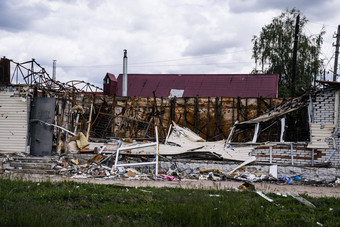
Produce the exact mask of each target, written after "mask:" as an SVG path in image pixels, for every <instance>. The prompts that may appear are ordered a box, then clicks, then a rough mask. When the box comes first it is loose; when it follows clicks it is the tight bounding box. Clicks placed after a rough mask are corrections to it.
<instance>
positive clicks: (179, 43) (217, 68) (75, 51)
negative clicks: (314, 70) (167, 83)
mask: <svg viewBox="0 0 340 227" xmlns="http://www.w3.org/2000/svg"><path fill="white" fill-rule="evenodd" d="M293 7H295V8H297V9H299V10H300V11H301V12H302V13H303V14H304V15H305V16H306V17H307V19H309V23H308V24H307V27H306V29H305V30H304V32H306V33H307V34H315V33H319V32H320V30H321V29H322V27H323V26H324V27H325V30H326V34H325V36H324V47H323V50H322V54H323V55H322V57H323V58H324V59H325V62H326V63H328V65H327V69H329V70H333V64H334V55H333V53H334V47H333V46H332V43H333V42H335V39H334V38H333V35H334V33H335V32H336V30H337V26H338V24H340V13H339V12H338V10H339V9H340V1H339V0H60V1H58V0H25V1H22V0H0V56H6V57H7V58H10V59H13V60H14V61H16V62H23V61H27V60H30V59H32V58H34V59H36V61H37V62H38V63H40V64H41V65H42V66H43V67H45V68H46V70H47V72H48V73H50V75H52V61H53V60H57V79H58V80H60V81H63V82H66V81H69V80H85V81H88V82H91V83H93V84H95V85H98V86H100V87H101V86H102V79H103V77H104V76H105V74H106V73H107V72H110V73H113V74H115V75H116V76H117V75H118V74H119V73H122V68H123V67H122V57H123V50H124V49H127V50H128V58H129V60H128V61H129V64H128V73H176V74H182V73H183V74H184V73H227V74H228V73H229V74H238V73H250V72H251V70H252V69H253V68H254V60H253V59H252V58H251V55H252V51H251V49H252V46H253V45H252V42H251V39H252V37H253V36H254V35H259V34H260V31H261V28H262V27H263V26H265V25H266V24H269V23H270V22H271V20H272V19H273V17H276V16H279V15H280V14H281V12H282V11H284V10H285V9H286V8H289V9H291V8H293Z"/></svg>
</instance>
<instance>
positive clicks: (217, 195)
mask: <svg viewBox="0 0 340 227" xmlns="http://www.w3.org/2000/svg"><path fill="white" fill-rule="evenodd" d="M209 197H221V195H219V194H209Z"/></svg>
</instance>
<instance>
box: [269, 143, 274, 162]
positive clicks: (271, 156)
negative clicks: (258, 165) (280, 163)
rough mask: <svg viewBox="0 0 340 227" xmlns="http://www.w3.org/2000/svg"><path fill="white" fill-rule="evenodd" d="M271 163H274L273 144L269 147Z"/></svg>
mask: <svg viewBox="0 0 340 227" xmlns="http://www.w3.org/2000/svg"><path fill="white" fill-rule="evenodd" d="M269 163H270V164H272V163H273V147H272V146H270V147H269Z"/></svg>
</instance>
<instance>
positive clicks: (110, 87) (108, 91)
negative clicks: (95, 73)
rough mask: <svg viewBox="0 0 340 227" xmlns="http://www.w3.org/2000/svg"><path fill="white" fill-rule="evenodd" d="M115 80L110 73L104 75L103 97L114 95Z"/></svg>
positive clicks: (115, 88)
mask: <svg viewBox="0 0 340 227" xmlns="http://www.w3.org/2000/svg"><path fill="white" fill-rule="evenodd" d="M117 83H118V82H117V79H116V77H115V75H113V74H112V73H106V75H105V77H104V79H103V89H104V94H105V95H114V94H116V90H117Z"/></svg>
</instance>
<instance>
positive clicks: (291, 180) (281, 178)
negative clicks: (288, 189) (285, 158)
mask: <svg viewBox="0 0 340 227" xmlns="http://www.w3.org/2000/svg"><path fill="white" fill-rule="evenodd" d="M280 180H282V181H283V182H284V183H285V184H293V183H294V181H293V179H292V178H288V177H286V176H283V177H280Z"/></svg>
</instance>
